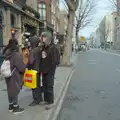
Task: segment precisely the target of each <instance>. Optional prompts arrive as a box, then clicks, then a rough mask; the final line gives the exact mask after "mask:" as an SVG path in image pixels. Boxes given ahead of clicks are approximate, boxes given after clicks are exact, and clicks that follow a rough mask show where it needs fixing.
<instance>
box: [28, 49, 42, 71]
mask: <svg viewBox="0 0 120 120" xmlns="http://www.w3.org/2000/svg"><path fill="white" fill-rule="evenodd" d="M40 62H41V51H40V47H36V48H33V49H32V50H31V51H30V55H29V60H28V68H29V69H33V70H36V71H37V72H40V70H39V69H40V68H39V67H40Z"/></svg>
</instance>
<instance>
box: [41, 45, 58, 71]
mask: <svg viewBox="0 0 120 120" xmlns="http://www.w3.org/2000/svg"><path fill="white" fill-rule="evenodd" d="M44 54H45V56H44ZM59 62H60V53H59V51H58V49H57V47H56V46H55V45H54V44H51V45H50V46H49V47H45V46H43V48H42V51H41V62H40V71H41V72H43V73H48V72H49V71H50V70H52V69H54V68H56V66H57V65H59Z"/></svg>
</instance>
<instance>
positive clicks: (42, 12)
mask: <svg viewBox="0 0 120 120" xmlns="http://www.w3.org/2000/svg"><path fill="white" fill-rule="evenodd" d="M46 9H47V6H46V3H44V2H41V3H39V5H38V10H39V13H40V20H43V21H45V20H46Z"/></svg>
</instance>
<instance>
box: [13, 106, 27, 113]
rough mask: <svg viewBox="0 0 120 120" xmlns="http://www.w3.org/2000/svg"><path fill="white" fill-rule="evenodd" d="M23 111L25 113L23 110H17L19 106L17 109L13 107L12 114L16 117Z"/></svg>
mask: <svg viewBox="0 0 120 120" xmlns="http://www.w3.org/2000/svg"><path fill="white" fill-rule="evenodd" d="M24 111H25V110H24V108H19V106H17V107H14V109H13V114H14V115H18V114H21V113H23V112H24Z"/></svg>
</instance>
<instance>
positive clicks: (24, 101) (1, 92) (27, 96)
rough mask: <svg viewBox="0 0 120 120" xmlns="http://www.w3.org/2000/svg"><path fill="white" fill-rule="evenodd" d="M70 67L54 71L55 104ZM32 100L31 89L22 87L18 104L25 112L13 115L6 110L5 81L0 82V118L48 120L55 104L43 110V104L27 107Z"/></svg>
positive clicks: (5, 119) (8, 119)
mask: <svg viewBox="0 0 120 120" xmlns="http://www.w3.org/2000/svg"><path fill="white" fill-rule="evenodd" d="M71 71H72V68H68V67H59V68H58V69H57V71H56V79H55V105H57V102H58V101H59V99H60V96H61V93H62V90H63V88H64V87H65V85H66V82H67V79H68V76H69V75H70V73H71ZM31 101H32V94H31V90H30V89H27V88H23V90H22V91H21V93H20V95H19V104H20V106H21V107H24V108H25V112H24V113H23V114H21V115H17V116H16V115H13V114H12V113H9V112H8V102H7V94H6V85H5V81H4V80H3V81H1V82H0V120H48V119H49V117H50V116H51V115H52V114H53V110H54V109H55V105H54V106H53V108H51V109H50V110H48V111H47V110H45V105H38V106H35V107H29V106H28V104H29V103H30V102H31Z"/></svg>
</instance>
